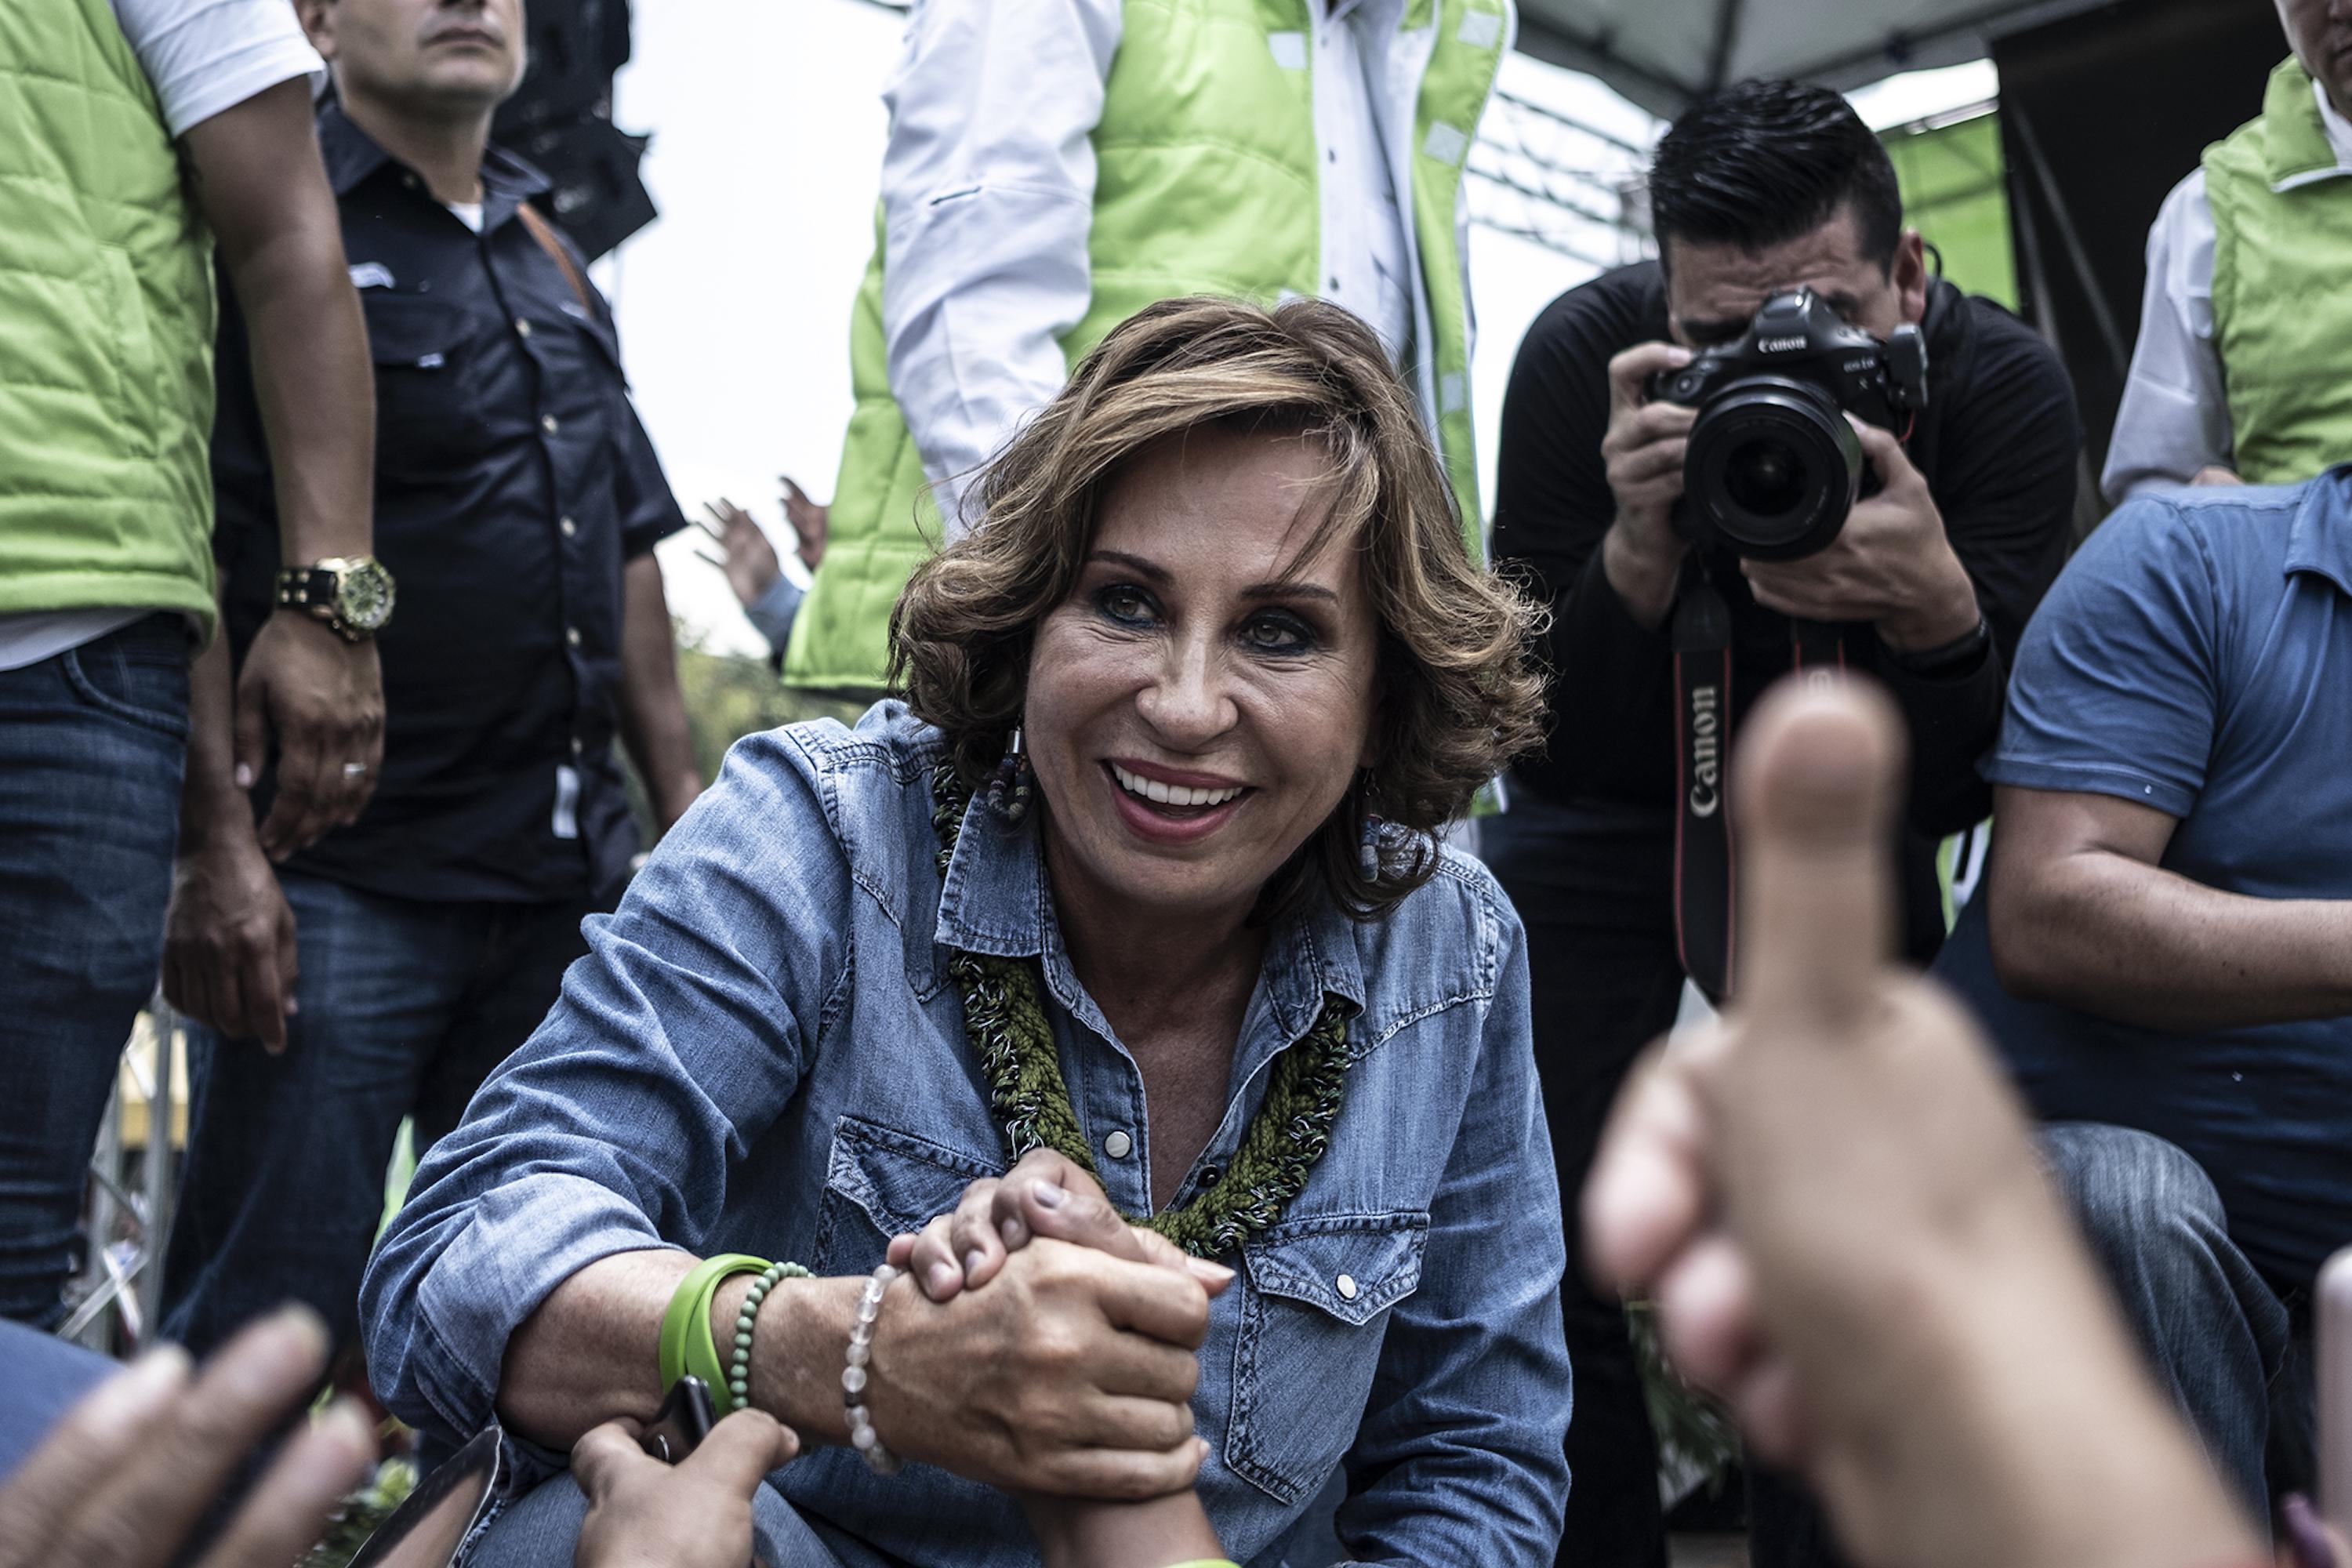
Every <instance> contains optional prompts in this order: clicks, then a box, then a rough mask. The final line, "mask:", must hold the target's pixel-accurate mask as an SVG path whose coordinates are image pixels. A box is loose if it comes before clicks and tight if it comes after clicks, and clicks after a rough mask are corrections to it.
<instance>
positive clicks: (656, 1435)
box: [637, 1373, 718, 1465]
mask: <svg viewBox="0 0 2352 1568" xmlns="http://www.w3.org/2000/svg"><path fill="white" fill-rule="evenodd" d="M717 1419H718V1417H717V1416H716V1415H714V1414H713V1413H712V1411H711V1407H710V1385H709V1384H706V1383H704V1382H703V1381H702V1379H700V1378H698V1377H696V1376H694V1375H693V1374H692V1373H688V1374H687V1375H686V1376H684V1377H681V1378H679V1379H678V1380H677V1382H676V1383H674V1384H671V1385H670V1391H669V1397H668V1398H667V1399H665V1400H663V1401H662V1407H661V1409H660V1410H659V1411H658V1412H656V1415H654V1419H653V1425H651V1426H647V1427H646V1434H645V1436H642V1437H640V1438H638V1439H637V1443H638V1446H639V1447H642V1448H644V1449H645V1451H646V1453H648V1454H651V1455H652V1456H653V1457H654V1458H656V1459H659V1460H661V1461H663V1462H664V1463H666V1464H671V1465H675V1464H677V1462H678V1461H679V1460H680V1459H683V1458H686V1457H687V1456H688V1454H691V1453H693V1452H694V1447H695V1445H696V1444H698V1443H699V1442H701V1441H702V1440H703V1438H705V1437H707V1436H709V1435H710V1428H711V1426H713V1424H714V1423H715V1422H716V1421H717Z"/></svg>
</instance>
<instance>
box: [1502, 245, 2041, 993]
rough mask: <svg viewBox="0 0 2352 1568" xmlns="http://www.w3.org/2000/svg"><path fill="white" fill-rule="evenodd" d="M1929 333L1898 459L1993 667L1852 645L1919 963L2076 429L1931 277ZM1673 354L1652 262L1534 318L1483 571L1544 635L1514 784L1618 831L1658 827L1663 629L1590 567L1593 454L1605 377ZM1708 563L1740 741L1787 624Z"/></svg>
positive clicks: (1985, 798)
mask: <svg viewBox="0 0 2352 1568" xmlns="http://www.w3.org/2000/svg"><path fill="white" fill-rule="evenodd" d="M1921 325H1922V330H1923V331H1924V332H1925V334H1926V337H1927V386H1928V397H1927V410H1926V412H1925V413H1923V414H1922V415H1921V416H1920V419H1919V422H1918V425H1917V426H1916V429H1914V431H1913V432H1912V435H1911V439H1910V441H1909V443H1908V446H1907V447H1906V450H1907V452H1908V455H1909V457H1910V458H1911V461H1912V463H1913V464H1914V465H1915V466H1916V468H1918V469H1919V471H1920V473H1921V475H1922V476H1923V477H1924V478H1925V479H1927V487H1928V489H1929V491H1930V493H1931V494H1933V495H1934V497H1935V499H1936V504H1937V509H1938V510H1940V511H1941V512H1942V513H1943V518H1944V528H1945V531H1946V533H1947V535H1948V537H1949V538H1950V540H1951V542H1952V548H1953V552H1955V553H1956V554H1957V555H1958V557H1959V559H1960V564H1961V565H1962V566H1963V567H1964V568H1966V570H1967V572H1968V574H1969V579H1970V581H1971V582H1973V583H1974V584H1975V585H1976V590H1977V602H1978V604H1979V605H1980V606H1981V607H1982V609H1983V611H1984V615H1985V619H1986V621H1987V622H1988V623H1989V624H1990V626H1991V629H1992V634H1993V649H1992V652H1991V654H1990V656H1989V657H1988V658H1985V659H1984V660H1983V661H1982V662H1981V664H1979V665H1978V666H1976V667H1974V668H1969V669H1967V670H1963V671H1960V672H1956V673H1954V674H1951V675H1948V676H1942V677H1935V678H1928V677H1921V676H1916V675H1913V674H1910V673H1909V672H1907V671H1905V670H1903V669H1902V668H1899V667H1897V666H1895V665H1893V664H1891V663H1889V662H1888V661H1887V660H1886V658H1885V654H1884V650H1883V649H1881V648H1880V647H1879V646H1878V642H1877V638H1876V637H1875V636H1874V634H1872V633H1871V632H1870V631H1869V630H1868V629H1867V628H1859V629H1857V630H1856V631H1855V633H1854V634H1853V635H1852V636H1851V637H1850V638H1849V641H1848V651H1849V657H1850V658H1851V659H1852V660H1853V663H1854V664H1855V665H1856V666H1858V667H1859V668H1864V669H1867V670H1869V671H1871V672H1872V673H1874V674H1875V675H1877V676H1878V677H1879V678H1880V679H1884V680H1885V682H1886V684H1887V685H1888V687H1889V688H1890V689H1892V690H1893V692H1894V693H1895V698H1896V700H1898V702H1899V703H1900V704H1901V706H1902V708H1903V710H1904V714H1905V717H1906V720H1907V721H1909V727H1910V731H1911V747H1912V779H1911V790H1910V820H1911V829H1912V830H1911V832H1910V833H1909V834H1907V835H1906V855H1905V861H1906V864H1905V867H1904V870H1905V883H1906V895H1907V897H1906V903H1907V904H1908V905H1909V906H1910V907H1909V910H1907V913H1908V916H1909V919H1908V920H1907V921H1906V925H1907V928H1908V936H1909V940H1908V941H1907V942H1906V947H1907V948H1908V949H1909V950H1910V951H1911V952H1912V953H1913V954H1914V955H1915V956H1919V957H1925V956H1926V955H1927V953H1930V952H1933V951H1934V948H1935V944H1936V942H1937V939H1938V938H1939V937H1940V935H1941V931H1942V924H1943V921H1942V911H1941V908H1940V905H1939V903H1937V901H1936V900H1934V892H1935V876H1934V868H1933V859H1932V858H1933V853H1934V845H1935V841H1936V840H1937V838H1938V837H1941V836H1943V835H1945V834H1948V833H1953V832H1957V831H1958V830H1959V829H1960V828H1962V827H1965V826H1969V824H1970V823H1973V822H1975V821H1977V820H1979V818H1981V817H1982V816H1984V815H1985V814H1986V812H1987V811H1988V810H1989V809H1990V790H1989V788H1988V787H1987V786H1986V784H1984V783H1983V781H1982V780H1980V779H1979V777H1978V776H1977V773H1976V763H1977V760H1978V759H1979V757H1980V756H1982V755H1983V754H1984V752H1986V751H1987V750H1988V749H1989V748H1990V746H1991V744H1992V742H1993V740H1994V738H1995V737H1996V736H1997V735H1998V733H1999V731H2000V710H2001V695H2002V689H2003V686H2004V684H2005V681H2006V673H2007V669H2008V661H2009V658H2010V655H2011V652H2012V651H2013V650H2014V649H2015V648H2016V647H2017V639H2018V636H2019V634H2020V633H2021V632H2022V631H2023V630H2024V627H2025V623H2026V620H2027V619H2028V617H2030V616H2032V613H2033V608H2034V606H2035V605H2038V604H2039V603H2040V602H2041V599H2042V594H2043V592H2044V591H2045V590H2047V589H2048V587H2049V586H2050V584H2051V583H2052V581H2053V580H2054V579H2055V577H2056V576H2057V574H2058V569H2059V567H2060V566H2061V565H2062V564H2063V563H2064V560H2065V554H2066V547H2067V542H2068V538H2069V534H2070V531H2071V526H2072V521H2073V516H2074V487H2075V479H2076V472H2077V468H2078V463H2079V458H2080V453H2081V449H2082V442H2083V433H2082V423H2081V421H2080V419H2079V418H2078V417H2077V416H2076V415H2075V410H2074V388H2073V386H2072V384H2070V383H2069V382H2068V380H2067V378H2066V373H2065V370H2064V368H2063V366H2062V365H2061V363H2059V360H2058V356H2057V354H2056V353H2054V352H2053V351H2052V349H2051V348H2050V346H2049V344H2047V343H2046V342H2043V341H2042V338H2041V337H2040V336H2038V335H2037V334H2036V333H2035V332H2034V331H2033V330H2032V328H2030V327H2028V326H2027V325H2026V324H2025V323H2024V322H2022V321H2019V320H2018V319H2017V318H2016V317H2014V316H2012V315H2011V314H2010V313H2009V312H2008V311H2007V310H2002V309H2001V308H2000V306H1999V305H1996V304H1994V303H1993V302H1992V301H1990V300H1984V299H1979V298H1976V297H1974V296H1969V295H1963V294H1962V293H1961V292H1960V291H1959V290H1958V289H1956V288H1954V287H1953V286H1952V285H1950V284H1948V283H1946V282H1944V281H1942V280H1941V279H1937V281H1936V282H1935V283H1933V284H1932V285H1931V286H1930V289H1929V294H1928V303H1927V319H1926V321H1924V322H1922V324H1921ZM1667 337H1668V332H1667V325H1666V296H1665V282H1664V277H1663V275H1662V274H1661V273H1660V271H1659V269H1658V265H1657V263H1655V262H1644V263H1642V264H1640V265H1637V266H1633V267H1625V268H1619V269H1617V270H1616V271H1613V272H1610V273H1606V274H1604V275H1602V276H1601V277H1600V278H1596V279H1593V280H1592V281H1591V282H1590V283H1587V284H1585V285H1583V286H1582V287H1581V288H1578V289H1571V290H1570V291H1569V292H1568V293H1566V294H1563V295H1561V296H1560V297H1559V299H1558V300H1553V301H1552V303H1551V304H1550V305H1549V307H1547V308H1546V309H1545V310H1544V312H1543V314H1542V315H1540V316H1538V318H1537V319H1536V322H1535V324H1534V326H1532V327H1531V328H1529V329H1528V335H1527V337H1526V339H1525V341H1524V342H1522V343H1521V344H1520V346H1519V353H1518V358H1517V361H1516V362H1515V363H1514V364H1513V366H1512V369H1511V383H1510V391H1509V395H1508V396H1507V400H1506V401H1505V403H1504V405H1503V428H1502V439H1501V448H1500V453H1499V462H1498V467H1497V473H1496V495H1495V531H1494V556H1495V559H1496V563H1497V565H1499V566H1502V567H1505V568H1506V569H1509V568H1513V567H1516V568H1517V569H1520V570H1523V571H1525V572H1527V573H1528V574H1531V576H1532V577H1533V579H1534V582H1535V585H1536V587H1537V589H1538V592H1539V593H1540V594H1541V595H1543V596H1544V597H1545V598H1546V599H1547V600H1548V601H1549V604H1550V605H1551V607H1552V611H1553V617H1554V618H1553V624H1552V627H1551V630H1550V632H1549V635H1548V638H1547V641H1548V649H1547V651H1548V654H1549V659H1550V663H1551V667H1552V668H1553V670H1554V671H1555V676H1554V679H1553V680H1552V682H1551V688H1550V691H1549V700H1550V708H1551V719H1550V738H1549V746H1548V749H1547V751H1546V752H1545V753H1544V754H1542V755H1541V756H1538V757H1537V758H1534V759H1532V760H1530V761H1528V762H1523V763H1520V764H1519V765H1518V766H1517V769H1516V770H1515V771H1514V774H1513V783H1514V785H1515V786H1516V787H1517V788H1518V789H1520V790H1522V791H1528V790H1531V791H1533V792H1535V793H1536V794H1537V795H1540V796H1542V797H1543V798H1544V799H1546V800H1547V801H1550V802H1554V803H1557V804H1561V805H1590V806H1593V807H1596V808H1599V809H1600V810H1601V811H1604V812H1608V813H1612V814H1616V815H1620V816H1622V815H1625V814H1628V813H1629V812H1630V813H1631V814H1633V815H1636V816H1646V815H1647V814H1649V813H1651V812H1653V811H1654V813H1655V815H1656V818H1657V821H1658V822H1659V823H1660V824H1661V825H1664V824H1666V823H1668V822H1670V820H1671V817H1672V812H1673V805H1674V794H1675V785H1674V777H1675V730H1674V712H1675V704H1674V680H1673V674H1674V671H1673V659H1672V653H1671V647H1670V642H1669V637H1668V632H1667V628H1666V627H1665V626H1659V627H1657V628H1655V629H1649V628H1644V627H1643V626H1639V625H1637V624H1636V623H1635V622H1634V621H1633V617H1632V616H1630V615H1629V614H1628V613H1627V611H1626V609H1625V606H1624V604H1623V602H1622V601H1621V600H1620V599H1619V598H1618V596H1617V593H1616V590H1615V589H1614V588H1613V587H1612V585H1611V584H1610V583H1609V581H1608V577H1607V574H1605V573H1604V572H1602V570H1601V558H1600V546H1601V538H1602V536H1603V535H1605V534H1606V533H1607V532H1608V531H1609V527H1610V524H1611V523H1612V521H1614V519H1615V517H1616V510H1617V506H1616V500H1615V497H1614V496H1613V495H1612V492H1611V490H1610V489H1609V478H1608V472H1607V468H1606V465H1605V462H1604V460H1603V458H1602V457H1601V437H1603V436H1604V435H1605V434H1606V433H1607V431H1608V428H1609V372H1608V366H1609V361H1610V360H1611V358H1612V357H1613V356H1614V355H1616V354H1617V353H1621V352H1622V351H1623V350H1626V349H1629V348H1632V347H1633V346H1634V345H1635V344H1637V343H1643V342H1663V341H1666V340H1667ZM1711 564H1712V566H1713V567H1714V570H1713V571H1712V577H1713V580H1714V581H1715V582H1716V584H1717V585H1718V586H1719V587H1720V588H1721V589H1722V591H1723V594H1724V597H1725V598H1726V600H1727V602H1728V604H1729V606H1730V610H1731V623H1732V655H1733V665H1732V701H1733V732H1734V736H1735V739H1736V737H1737V733H1738V726H1739V721H1740V720H1741V719H1742V718H1743V717H1744V715H1745V713H1746V711H1747V710H1748V709H1749V708H1751V707H1752V706H1753V705H1754V701H1755V699H1756V697H1757V696H1758V695H1759V693H1761V692H1762V690H1763V689H1764V688H1765V687H1767V686H1769V684H1770V683H1771V682H1772V681H1773V680H1775V679H1778V678H1780V676H1782V675H1785V674H1787V673H1788V671H1789V669H1790V664H1791V658H1790V623H1789V620H1788V617H1786V616H1782V615H1780V614H1779V613H1778V612H1776V611H1772V610H1768V609H1765V608H1764V607H1762V606H1761V605H1758V604H1757V603H1756V602H1755V601H1754V599H1753V598H1751V597H1750V596H1749V595H1748V585H1747V580H1746V579H1745V578H1743V577H1742V576H1741V575H1740V574H1739V570H1738V562H1737V561H1736V560H1734V559H1733V558H1731V557H1730V556H1729V555H1728V554H1726V555H1724V556H1723V557H1722V558H1721V559H1720V560H1719V561H1716V562H1713V563H1711ZM1664 891H1665V889H1664V886H1663V885H1662V886H1661V888H1660V892H1661V894H1662V895H1663V894H1664Z"/></svg>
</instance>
